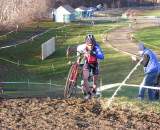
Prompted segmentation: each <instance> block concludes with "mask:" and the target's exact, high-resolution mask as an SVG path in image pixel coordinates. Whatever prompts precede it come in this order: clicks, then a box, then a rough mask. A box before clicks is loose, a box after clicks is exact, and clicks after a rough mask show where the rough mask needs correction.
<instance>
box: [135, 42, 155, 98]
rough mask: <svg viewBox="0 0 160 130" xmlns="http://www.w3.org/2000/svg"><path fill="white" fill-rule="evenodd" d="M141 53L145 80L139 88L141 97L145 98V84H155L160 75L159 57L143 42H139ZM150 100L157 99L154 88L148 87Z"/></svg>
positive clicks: (139, 96)
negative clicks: (159, 71)
mask: <svg viewBox="0 0 160 130" xmlns="http://www.w3.org/2000/svg"><path fill="white" fill-rule="evenodd" d="M138 47H139V54H140V55H141V57H142V59H143V60H142V62H141V64H142V65H143V66H144V74H145V77H144V80H143V83H142V84H141V87H140V88H139V95H138V98H139V99H142V100H143V99H144V93H145V90H146V88H144V87H143V86H154V84H155V82H156V78H157V75H158V59H157V56H156V54H155V53H154V52H153V51H151V50H150V49H148V48H146V47H145V46H144V44H143V43H140V44H139V46H138ZM148 97H149V100H151V101H152V100H154V99H155V93H154V90H153V89H148Z"/></svg>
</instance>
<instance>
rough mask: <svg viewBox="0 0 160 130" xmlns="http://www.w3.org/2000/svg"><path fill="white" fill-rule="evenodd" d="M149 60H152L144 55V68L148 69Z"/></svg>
mask: <svg viewBox="0 0 160 130" xmlns="http://www.w3.org/2000/svg"><path fill="white" fill-rule="evenodd" d="M149 60H150V57H149V55H147V54H144V55H143V60H142V62H141V64H142V65H143V66H144V67H147V65H148V63H149Z"/></svg>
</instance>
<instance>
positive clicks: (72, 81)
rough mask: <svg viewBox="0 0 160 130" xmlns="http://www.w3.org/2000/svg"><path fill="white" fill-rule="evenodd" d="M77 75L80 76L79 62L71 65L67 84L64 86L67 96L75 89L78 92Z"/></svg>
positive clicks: (65, 95)
mask: <svg viewBox="0 0 160 130" xmlns="http://www.w3.org/2000/svg"><path fill="white" fill-rule="evenodd" d="M77 76H78V64H76V63H75V64H73V65H72V66H71V68H70V70H69V74H68V77H67V80H66V85H65V88H64V97H65V98H69V97H71V95H72V94H73V93H74V91H75V92H76V84H77Z"/></svg>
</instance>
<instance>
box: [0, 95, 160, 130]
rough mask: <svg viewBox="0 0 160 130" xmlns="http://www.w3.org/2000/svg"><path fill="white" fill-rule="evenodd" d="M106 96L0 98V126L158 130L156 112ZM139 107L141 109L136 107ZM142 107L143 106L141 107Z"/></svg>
mask: <svg viewBox="0 0 160 130" xmlns="http://www.w3.org/2000/svg"><path fill="white" fill-rule="evenodd" d="M103 102H106V99H101V100H96V99H93V100H90V101H88V102H84V101H83V100H82V99H68V100H61V99H50V98H46V99H17V100H6V101H1V106H0V110H1V111H0V115H1V116H0V124H1V126H0V128H1V129H12V130H17V129H34V130H38V129H41V130H42V129H45V130H51V129H54V130H62V129H65V130H84V129H85V130H112V129H121V130H125V129H139V130H142V129H143V130H150V129H155V130H156V129H157V130H158V129H160V113H158V112H153V111H143V112H142V111H140V110H137V107H136V106H135V105H129V104H128V103H126V105H125V104H123V107H121V106H120V105H118V104H114V105H113V106H112V107H111V108H107V109H105V108H104V106H105V105H107V104H104V103H103ZM140 109H142V108H140ZM142 110H143V109H142Z"/></svg>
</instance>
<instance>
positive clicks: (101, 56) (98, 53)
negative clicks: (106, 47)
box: [94, 45, 104, 60]
mask: <svg viewBox="0 0 160 130" xmlns="http://www.w3.org/2000/svg"><path fill="white" fill-rule="evenodd" d="M94 54H95V56H96V57H97V59H101V60H103V59H104V54H103V52H102V49H101V48H100V46H99V45H96V46H95V52H94Z"/></svg>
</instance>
